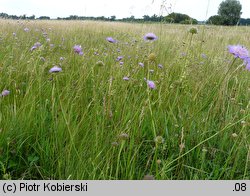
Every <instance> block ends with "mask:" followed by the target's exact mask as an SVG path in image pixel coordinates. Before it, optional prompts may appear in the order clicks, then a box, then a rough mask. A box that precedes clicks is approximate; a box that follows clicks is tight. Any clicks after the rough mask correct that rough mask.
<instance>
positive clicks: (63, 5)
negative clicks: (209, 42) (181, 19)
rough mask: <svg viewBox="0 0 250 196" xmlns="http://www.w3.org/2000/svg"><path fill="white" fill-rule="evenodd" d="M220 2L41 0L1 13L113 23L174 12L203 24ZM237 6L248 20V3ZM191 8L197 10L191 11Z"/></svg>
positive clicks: (6, 5) (4, 0)
mask: <svg viewBox="0 0 250 196" xmlns="http://www.w3.org/2000/svg"><path fill="white" fill-rule="evenodd" d="M221 2H222V0H190V1H184V0H169V1H167V0H138V1H133V0H127V1H126V2H124V1H115V0H106V1H105V2H102V1H101V0H92V1H86V0H83V1H80V0H71V1H61V2H60V4H58V2H55V1H49V0H43V1H42V2H37V1H36V2H35V1H34V0H1V2H0V7H1V10H0V12H1V13H6V14H8V15H16V16H22V15H26V16H32V15H35V17H36V18H39V17H41V16H48V17H50V18H51V19H57V18H58V17H59V18H65V17H69V16H70V15H77V16H83V17H100V16H104V17H106V18H108V17H110V16H113V15H114V16H116V19H122V18H128V17H130V16H134V17H135V18H137V19H140V18H143V16H144V15H148V16H152V15H154V14H156V15H157V16H161V15H162V16H167V15H168V14H170V13H172V12H175V13H181V14H187V15H188V16H190V17H192V18H194V19H196V20H198V21H205V20H207V19H208V18H209V17H210V16H212V15H216V14H217V11H218V6H219V4H220V3H221ZM240 3H241V5H242V15H241V18H250V13H248V12H247V11H246V10H249V9H250V1H247V0H240ZM76 5H77V6H76ZM194 7H195V8H196V9H193V8H194ZM55 8H57V9H55ZM96 13H98V14H96Z"/></svg>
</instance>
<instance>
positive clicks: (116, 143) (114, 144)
mask: <svg viewBox="0 0 250 196" xmlns="http://www.w3.org/2000/svg"><path fill="white" fill-rule="evenodd" d="M111 145H112V146H114V147H115V146H118V145H119V144H118V142H112V143H111Z"/></svg>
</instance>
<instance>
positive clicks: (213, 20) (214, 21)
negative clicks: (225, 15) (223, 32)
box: [207, 15, 223, 25]
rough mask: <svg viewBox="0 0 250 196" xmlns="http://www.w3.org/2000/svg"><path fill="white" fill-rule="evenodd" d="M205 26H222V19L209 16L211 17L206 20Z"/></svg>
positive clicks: (216, 16) (217, 16)
mask: <svg viewBox="0 0 250 196" xmlns="http://www.w3.org/2000/svg"><path fill="white" fill-rule="evenodd" d="M207 24H213V25H222V24H223V20H222V17H221V16H219V15H214V16H211V17H210V18H209V19H208V20H207Z"/></svg>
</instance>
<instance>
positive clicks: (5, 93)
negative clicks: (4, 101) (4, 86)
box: [1, 90, 10, 97]
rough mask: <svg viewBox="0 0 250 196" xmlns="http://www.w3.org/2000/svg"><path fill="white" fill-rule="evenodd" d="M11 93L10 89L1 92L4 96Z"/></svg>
mask: <svg viewBox="0 0 250 196" xmlns="http://www.w3.org/2000/svg"><path fill="white" fill-rule="evenodd" d="M9 94H10V91H9V90H3V91H2V93H1V96H2V97H5V96H7V95H9Z"/></svg>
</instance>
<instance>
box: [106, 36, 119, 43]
mask: <svg viewBox="0 0 250 196" xmlns="http://www.w3.org/2000/svg"><path fill="white" fill-rule="evenodd" d="M106 40H107V41H108V42H110V43H116V42H117V41H116V40H115V39H114V38H112V37H107V38H106Z"/></svg>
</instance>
